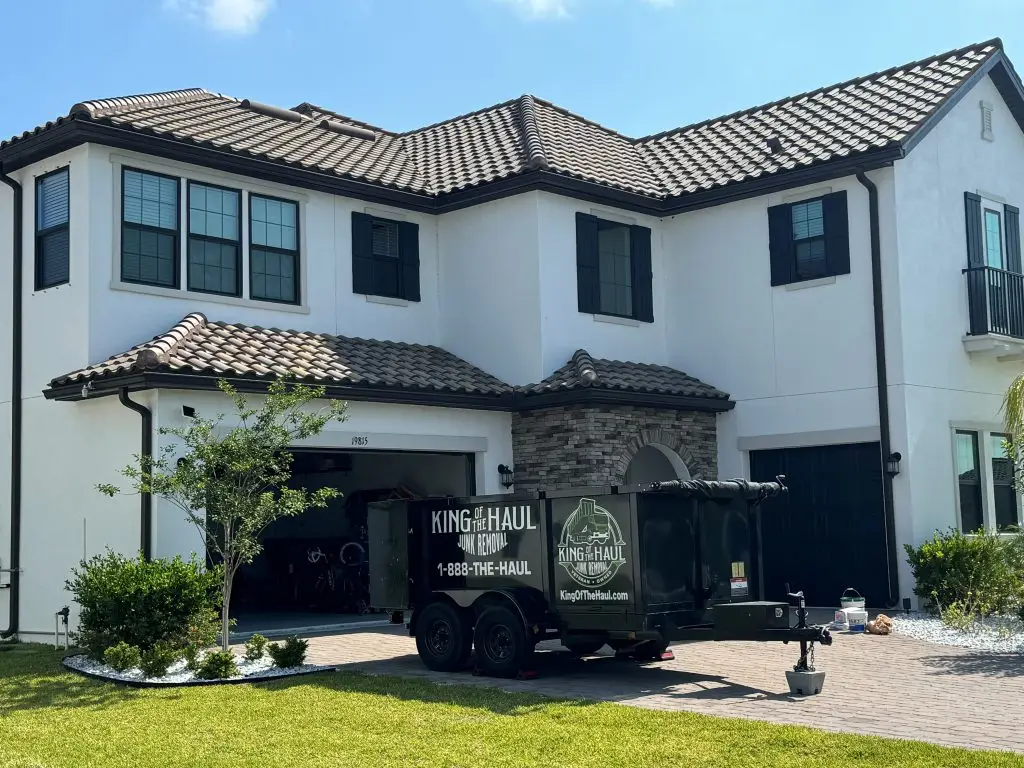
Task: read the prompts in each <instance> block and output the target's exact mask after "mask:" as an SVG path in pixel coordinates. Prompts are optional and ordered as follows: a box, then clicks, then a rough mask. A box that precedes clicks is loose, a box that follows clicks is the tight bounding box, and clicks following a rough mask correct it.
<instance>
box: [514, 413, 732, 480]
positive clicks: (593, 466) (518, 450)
mask: <svg viewBox="0 0 1024 768" xmlns="http://www.w3.org/2000/svg"><path fill="white" fill-rule="evenodd" d="M650 443H659V444H661V445H664V446H667V447H668V448H671V449H672V450H674V451H675V452H676V453H678V454H679V456H680V457H681V458H682V460H683V462H684V463H685V464H686V467H687V469H689V470H690V475H691V476H692V477H693V478H694V479H698V478H699V479H704V480H714V479H716V477H717V473H718V440H717V423H716V414H714V413H706V412H704V411H677V410H670V409H662V408H646V407H634V406H587V407H578V406H556V407H553V408H540V409H537V410H532V411H524V412H522V413H516V414H513V416H512V452H513V463H514V465H515V473H516V475H515V476H516V484H515V487H516V489H517V490H520V491H524V490H556V489H560V488H568V487H570V486H581V485H620V484H622V482H623V481H624V479H625V476H626V469H627V468H628V467H629V462H630V460H631V459H632V458H633V456H634V455H635V454H636V452H637V451H638V450H640V448H642V447H643V446H645V445H648V444H650Z"/></svg>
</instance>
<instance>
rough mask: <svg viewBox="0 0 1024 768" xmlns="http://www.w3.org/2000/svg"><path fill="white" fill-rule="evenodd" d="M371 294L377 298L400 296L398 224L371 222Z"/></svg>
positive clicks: (382, 221)
mask: <svg viewBox="0 0 1024 768" xmlns="http://www.w3.org/2000/svg"><path fill="white" fill-rule="evenodd" d="M372 226H373V241H372V246H373V247H372V254H373V292H374V293H375V294H377V295H378V296H391V297H393V298H401V296H402V269H401V262H400V260H399V255H400V254H399V249H398V222H397V221H386V220H384V219H374V220H373V225H372Z"/></svg>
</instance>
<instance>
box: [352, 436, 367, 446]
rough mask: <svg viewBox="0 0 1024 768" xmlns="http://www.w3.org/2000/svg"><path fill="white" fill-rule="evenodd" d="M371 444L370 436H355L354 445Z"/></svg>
mask: <svg viewBox="0 0 1024 768" xmlns="http://www.w3.org/2000/svg"><path fill="white" fill-rule="evenodd" d="M369 444H370V438H369V436H368V435H353V436H352V445H358V446H364V447H365V446H367V445H369Z"/></svg>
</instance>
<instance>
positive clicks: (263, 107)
mask: <svg viewBox="0 0 1024 768" xmlns="http://www.w3.org/2000/svg"><path fill="white" fill-rule="evenodd" d="M242 106H243V107H245V108H246V109H251V110H252V111H253V112H258V113H260V114H261V115H268V116H270V117H276V118H278V119H279V120H290V121H291V122H293V123H301V122H303V121H305V120H309V119H310V118H309V117H307V116H306V115H300V114H299V113H298V112H296V111H295V110H292V109H284V108H283V107H275V106H274V105H272V104H264V103H263V102H260V101H253V100H252V99H242Z"/></svg>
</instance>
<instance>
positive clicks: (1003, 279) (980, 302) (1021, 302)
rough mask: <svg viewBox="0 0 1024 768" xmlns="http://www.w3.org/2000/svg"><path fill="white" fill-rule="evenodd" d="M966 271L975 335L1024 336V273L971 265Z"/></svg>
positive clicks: (973, 333)
mask: <svg viewBox="0 0 1024 768" xmlns="http://www.w3.org/2000/svg"><path fill="white" fill-rule="evenodd" d="M964 274H965V275H967V304H968V309H969V311H970V315H971V330H970V333H971V335H972V336H981V335H983V334H986V333H998V334H1002V335H1003V336H1013V337H1015V338H1018V339H1024V275H1021V274H1018V273H1016V272H1007V271H1006V270H1005V269H996V268H994V267H968V268H967V269H965V270H964Z"/></svg>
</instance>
